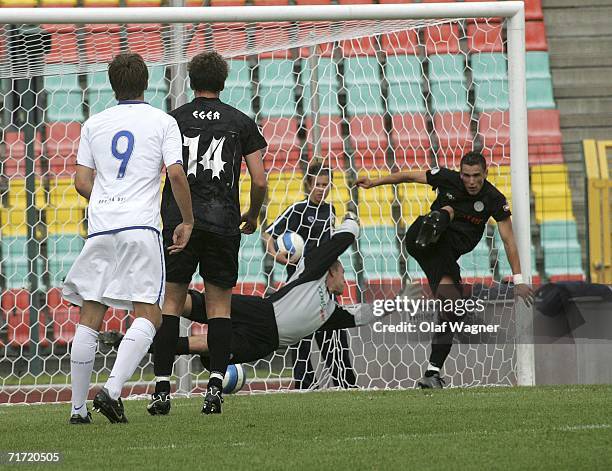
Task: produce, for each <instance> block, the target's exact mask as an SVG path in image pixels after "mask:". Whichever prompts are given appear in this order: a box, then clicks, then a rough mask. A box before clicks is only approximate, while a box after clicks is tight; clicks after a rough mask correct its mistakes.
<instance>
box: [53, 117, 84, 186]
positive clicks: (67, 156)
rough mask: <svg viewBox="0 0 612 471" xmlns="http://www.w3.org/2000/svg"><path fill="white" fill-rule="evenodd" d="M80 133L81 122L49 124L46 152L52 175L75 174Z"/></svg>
mask: <svg viewBox="0 0 612 471" xmlns="http://www.w3.org/2000/svg"><path fill="white" fill-rule="evenodd" d="M80 135H81V124H80V123H75V122H57V123H48V124H47V129H46V136H47V138H46V139H45V152H46V155H47V157H48V158H49V174H50V175H65V176H68V175H74V173H75V165H76V154H77V150H78V147H79V139H80Z"/></svg>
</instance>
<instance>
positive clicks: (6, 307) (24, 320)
mask: <svg viewBox="0 0 612 471" xmlns="http://www.w3.org/2000/svg"><path fill="white" fill-rule="evenodd" d="M1 306H2V311H3V313H4V314H5V315H6V319H7V339H8V345H9V346H11V347H29V346H30V293H29V292H28V291H26V290H22V289H11V290H7V291H5V292H4V293H3V294H2V301H1ZM38 338H39V345H40V346H43V347H46V346H48V345H49V339H47V336H46V328H45V316H44V314H43V313H42V312H40V313H39V316H38Z"/></svg>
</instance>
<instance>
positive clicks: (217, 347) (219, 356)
mask: <svg viewBox="0 0 612 471" xmlns="http://www.w3.org/2000/svg"><path fill="white" fill-rule="evenodd" d="M231 340H232V320H231V319H230V318H226V317H213V318H212V319H208V354H209V356H210V374H211V378H210V380H209V382H208V384H209V385H210V386H212V385H215V386H217V387H221V384H222V382H223V377H224V376H225V371H226V370H227V364H228V363H229V360H230V353H231V352H230V348H231V347H230V345H231ZM215 374H218V375H220V376H221V378H218V377H216V376H214V375H215Z"/></svg>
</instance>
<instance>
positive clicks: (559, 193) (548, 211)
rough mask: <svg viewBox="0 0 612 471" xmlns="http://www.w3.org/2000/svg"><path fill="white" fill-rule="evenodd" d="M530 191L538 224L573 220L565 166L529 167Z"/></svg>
mask: <svg viewBox="0 0 612 471" xmlns="http://www.w3.org/2000/svg"><path fill="white" fill-rule="evenodd" d="M531 191H532V193H533V195H534V200H535V218H536V222H537V223H538V224H541V223H542V222H543V221H553V220H572V219H574V216H573V211H572V198H571V190H570V187H569V177H568V172H567V167H566V166H565V165H555V164H547V165H531Z"/></svg>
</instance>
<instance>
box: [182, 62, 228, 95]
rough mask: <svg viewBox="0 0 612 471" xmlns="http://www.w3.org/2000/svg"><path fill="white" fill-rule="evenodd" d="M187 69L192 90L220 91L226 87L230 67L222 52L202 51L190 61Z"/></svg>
mask: <svg viewBox="0 0 612 471" xmlns="http://www.w3.org/2000/svg"><path fill="white" fill-rule="evenodd" d="M187 70H188V71H189V82H190V84H191V89H192V90H194V91H199V92H215V93H218V92H220V91H221V90H223V89H224V88H225V80H226V79H227V74H228V72H229V67H228V65H227V61H226V60H225V59H224V58H223V57H221V55H220V54H218V53H216V52H202V53H200V54H198V55H196V56H195V57H193V58H192V59H191V60H190V61H189V65H188V66H187Z"/></svg>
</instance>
